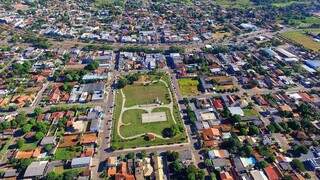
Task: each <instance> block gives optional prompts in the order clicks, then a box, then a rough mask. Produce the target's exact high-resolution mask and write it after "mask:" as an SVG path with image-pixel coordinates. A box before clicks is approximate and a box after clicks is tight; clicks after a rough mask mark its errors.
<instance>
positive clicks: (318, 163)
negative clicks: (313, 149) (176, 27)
mask: <svg viewBox="0 0 320 180" xmlns="http://www.w3.org/2000/svg"><path fill="white" fill-rule="evenodd" d="M306 164H308V165H309V166H310V168H311V169H312V170H317V169H320V158H313V159H307V161H306Z"/></svg>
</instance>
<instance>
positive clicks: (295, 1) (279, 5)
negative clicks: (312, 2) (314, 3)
mask: <svg viewBox="0 0 320 180" xmlns="http://www.w3.org/2000/svg"><path fill="white" fill-rule="evenodd" d="M305 3H308V2H307V1H303V0H299V1H298V0H289V1H285V2H275V3H272V6H274V7H277V8H283V7H287V6H290V5H292V4H305Z"/></svg>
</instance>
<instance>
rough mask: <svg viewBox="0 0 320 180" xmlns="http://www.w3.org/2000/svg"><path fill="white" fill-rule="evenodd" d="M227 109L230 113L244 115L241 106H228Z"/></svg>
mask: <svg viewBox="0 0 320 180" xmlns="http://www.w3.org/2000/svg"><path fill="white" fill-rule="evenodd" d="M228 109H229V111H230V113H231V114H232V115H239V116H244V112H243V111H242V109H241V107H228Z"/></svg>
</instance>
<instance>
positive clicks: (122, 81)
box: [117, 78, 128, 89]
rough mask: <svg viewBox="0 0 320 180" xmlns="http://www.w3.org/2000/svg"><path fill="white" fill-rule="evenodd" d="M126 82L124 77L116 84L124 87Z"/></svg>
mask: <svg viewBox="0 0 320 180" xmlns="http://www.w3.org/2000/svg"><path fill="white" fill-rule="evenodd" d="M127 84H128V80H127V79H126V78H121V79H119V81H118V83H117V86H118V88H120V89H121V88H124V87H125V86H126V85H127Z"/></svg>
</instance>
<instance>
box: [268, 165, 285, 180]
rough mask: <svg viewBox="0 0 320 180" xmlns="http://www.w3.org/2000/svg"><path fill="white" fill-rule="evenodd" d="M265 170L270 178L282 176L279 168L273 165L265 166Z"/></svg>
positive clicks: (276, 178)
mask: <svg viewBox="0 0 320 180" xmlns="http://www.w3.org/2000/svg"><path fill="white" fill-rule="evenodd" d="M264 172H265V173H266V175H267V176H268V179H269V180H280V179H281V177H282V175H281V172H280V171H279V169H278V168H276V167H275V166H272V165H269V166H268V167H266V168H264Z"/></svg>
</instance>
